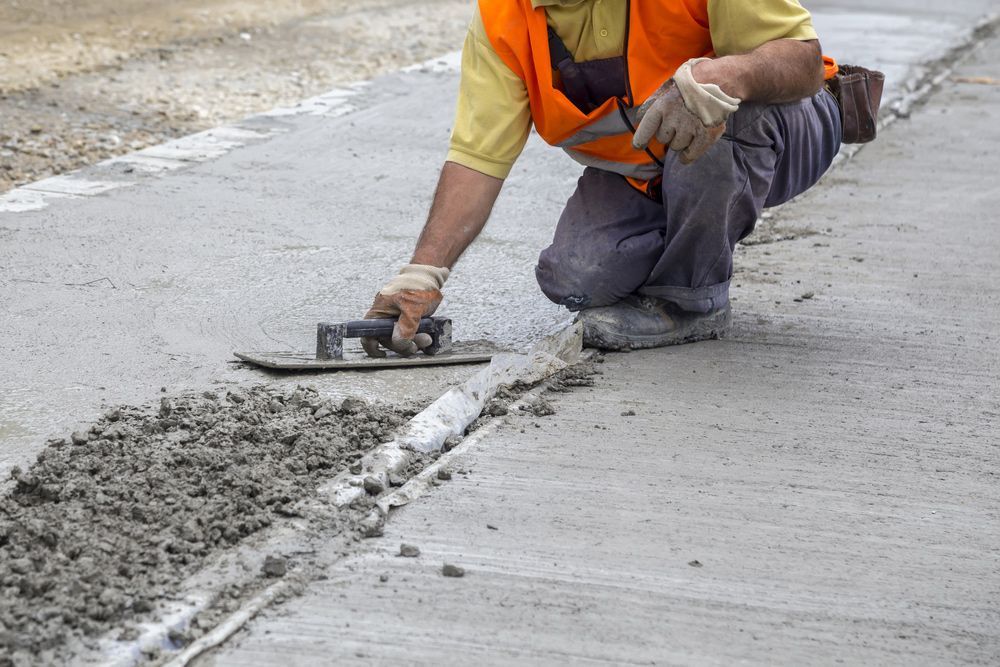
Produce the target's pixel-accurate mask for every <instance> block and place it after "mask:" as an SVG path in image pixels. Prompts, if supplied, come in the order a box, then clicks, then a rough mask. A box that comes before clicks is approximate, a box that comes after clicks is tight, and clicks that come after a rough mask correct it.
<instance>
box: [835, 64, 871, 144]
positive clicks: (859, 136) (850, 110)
mask: <svg viewBox="0 0 1000 667" xmlns="http://www.w3.org/2000/svg"><path fill="white" fill-rule="evenodd" d="M884 85H885V75H884V74H882V72H876V71H875V70H870V69H865V68H864V67H858V66H857V65H841V66H840V72H838V73H837V76H835V77H834V78H832V79H830V80H829V81H827V82H826V88H827V90H829V91H830V92H831V93H832V94H833V96H834V97H835V98H837V102H838V103H839V104H840V118H841V122H842V124H843V129H844V137H843V140H842V141H843V143H845V144H865V143H868V142H869V141H873V140H874V139H875V134H876V132H877V130H878V110H879V106H880V105H881V104H882V88H883V86H884Z"/></svg>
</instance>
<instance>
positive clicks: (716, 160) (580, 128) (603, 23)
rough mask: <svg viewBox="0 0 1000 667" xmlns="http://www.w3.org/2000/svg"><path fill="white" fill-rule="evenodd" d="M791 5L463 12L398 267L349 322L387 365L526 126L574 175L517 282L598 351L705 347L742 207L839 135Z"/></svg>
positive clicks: (793, 181)
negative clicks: (528, 285) (422, 207)
mask: <svg viewBox="0 0 1000 667" xmlns="http://www.w3.org/2000/svg"><path fill="white" fill-rule="evenodd" d="M835 68H836V66H835V65H833V64H832V63H830V62H829V61H828V62H827V63H826V65H824V59H823V57H822V54H821V50H820V45H819V41H818V38H817V35H816V32H815V30H814V29H813V26H812V19H811V17H810V15H809V12H807V11H806V10H805V9H804V8H803V7H802V6H801V5H800V4H799V3H798V2H797V0H641V1H640V0H631V1H629V0H479V3H478V8H477V12H476V14H475V16H474V18H473V20H472V24H471V26H470V29H469V32H468V36H467V37H466V41H465V46H464V50H463V54H462V74H461V86H460V91H459V98H458V109H457V113H456V117H455V123H454V129H453V131H452V136H451V149H450V152H449V153H448V158H447V161H446V162H445V165H444V168H443V169H442V171H441V176H440V180H439V182H438V186H437V191H436V193H435V195H434V202H433V205H432V207H431V211H430V216H429V219H428V221H427V224H426V225H425V226H424V229H423V232H422V233H421V234H420V238H419V240H418V242H417V246H416V250H415V251H414V253H413V257H412V259H411V263H410V264H408V265H407V266H405V267H403V269H402V270H401V271H400V273H399V275H397V276H396V277H394V278H393V279H392V280H390V281H389V282H388V283H387V284H386V285H385V286H384V287H383V288H382V289H381V291H380V292H379V293H378V295H377V296H376V297H375V303H374V305H373V306H372V308H371V310H370V311H369V312H368V314H367V315H366V317H369V318H374V317H398V318H399V319H398V322H397V325H396V329H395V332H394V335H393V336H392V338H391V339H389V338H382V339H378V340H376V339H366V340H364V341H363V343H364V346H365V350H366V351H367V352H368V354H370V355H373V356H383V355H384V354H385V352H384V351H383V350H382V349H381V347H385V348H388V349H391V350H394V351H396V352H397V353H400V354H403V355H410V354H414V353H416V352H417V351H418V350H419V349H420V348H422V347H425V346H426V345H427V344H429V342H430V338H429V337H428V336H426V335H425V334H419V335H415V332H416V328H417V323H418V322H419V319H420V318H421V317H422V316H426V315H429V314H431V313H433V312H434V310H435V308H437V306H438V304H439V303H440V302H441V299H442V294H441V288H442V286H443V285H444V283H445V281H446V280H447V278H448V274H449V271H450V270H451V267H452V266H453V265H454V264H455V262H456V261H457V260H458V258H459V257H460V256H461V255H462V253H463V252H464V251H465V249H466V248H467V247H468V246H469V244H471V243H472V242H473V240H475V238H476V237H477V236H478V234H479V233H480V232H481V231H482V229H483V227H484V225H485V224H486V220H487V218H488V217H489V215H490V211H491V209H492V207H493V204H494V202H495V201H496V198H497V196H498V195H499V193H500V188H501V186H502V185H503V181H504V178H506V176H507V174H508V173H509V171H510V169H511V166H512V165H513V164H514V161H515V160H516V159H517V157H518V155H519V154H520V152H521V150H522V148H523V147H524V144H525V141H526V140H527V138H528V135H529V130H530V128H531V126H532V125H534V127H535V128H536V130H537V131H538V134H539V135H540V136H541V138H542V139H544V140H545V141H546V142H548V143H549V144H551V145H553V146H558V147H560V148H563V149H565V150H566V151H567V152H568V153H569V155H570V156H572V157H573V158H574V159H575V160H576V161H578V162H580V163H581V164H582V165H584V166H585V169H584V171H583V174H582V176H581V177H580V180H579V183H578V185H577V189H576V191H575V192H574V193H573V195H572V196H571V197H570V199H569V201H568V202H567V204H566V207H565V209H564V211H563V213H562V216H561V217H560V219H559V222H558V224H557V226H556V230H555V237H554V239H553V241H552V244H551V245H550V246H549V247H548V248H546V249H545V250H543V251H542V253H541V255H540V257H539V259H538V266H537V267H536V269H535V273H536V277H537V279H538V284H539V286H540V287H541V289H542V292H544V293H545V295H546V296H547V297H548V298H549V299H551V300H552V301H554V302H556V303H559V304H561V305H564V306H565V307H566V308H568V309H569V310H571V311H578V315H577V317H578V319H579V321H581V322H582V323H583V330H584V343H585V344H586V345H589V346H592V347H598V348H602V349H609V350H622V349H636V348H646V347H655V346H660V345H670V344H676V343H684V342H689V341H695V340H702V339H705V338H712V337H717V336H719V335H720V334H721V333H722V332H723V331H724V330H725V328H726V327H727V325H728V324H729V321H730V306H729V281H730V278H731V276H732V273H733V249H734V246H735V245H736V243H737V242H738V241H739V240H740V239H742V238H743V237H745V236H746V235H747V234H749V233H750V232H751V231H752V230H753V227H754V224H755V222H756V220H757V219H758V217H759V215H760V213H761V210H762V209H764V208H765V207H768V206H774V205H777V204H781V203H782V202H785V201H788V200H789V199H791V198H792V197H794V196H796V195H798V194H800V193H802V192H803V191H805V190H807V189H808V188H810V187H811V186H812V185H813V184H815V183H816V181H817V180H818V179H819V178H820V176H822V174H823V173H824V172H825V171H826V170H827V168H828V167H829V166H830V164H831V162H832V161H833V158H834V156H835V155H836V154H837V151H838V150H839V148H840V143H841V120H840V112H839V109H838V105H837V102H836V100H835V99H834V98H833V96H832V95H831V94H830V93H828V92H827V91H826V90H824V89H823V85H822V84H823V81H824V78H829V77H830V76H832V73H833V72H835V71H836V70H835Z"/></svg>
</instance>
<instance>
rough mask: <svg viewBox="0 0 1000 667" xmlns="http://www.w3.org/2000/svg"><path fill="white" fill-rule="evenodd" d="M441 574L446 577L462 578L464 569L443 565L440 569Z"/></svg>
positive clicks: (447, 564)
mask: <svg viewBox="0 0 1000 667" xmlns="http://www.w3.org/2000/svg"><path fill="white" fill-rule="evenodd" d="M441 574H443V575H444V576H446V577H455V578H458V577H464V576H465V568H461V567H459V566H458V565H451V564H450V563H445V564H444V567H442V568H441Z"/></svg>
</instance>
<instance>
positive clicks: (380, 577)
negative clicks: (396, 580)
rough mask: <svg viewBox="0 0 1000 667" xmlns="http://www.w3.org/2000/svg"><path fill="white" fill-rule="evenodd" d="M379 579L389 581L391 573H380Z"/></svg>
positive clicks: (383, 581)
mask: <svg viewBox="0 0 1000 667" xmlns="http://www.w3.org/2000/svg"><path fill="white" fill-rule="evenodd" d="M378 580H379V581H381V582H382V583H383V584H384V583H385V582H387V581H389V575H388V574H380V575H378Z"/></svg>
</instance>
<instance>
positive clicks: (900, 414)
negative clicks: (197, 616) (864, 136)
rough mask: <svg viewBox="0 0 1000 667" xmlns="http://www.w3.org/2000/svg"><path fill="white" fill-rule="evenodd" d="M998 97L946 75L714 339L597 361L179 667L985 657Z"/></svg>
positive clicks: (988, 638) (803, 227) (743, 298)
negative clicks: (195, 660) (539, 414)
mask: <svg viewBox="0 0 1000 667" xmlns="http://www.w3.org/2000/svg"><path fill="white" fill-rule="evenodd" d="M998 63H1000V40H997V39H995V38H994V39H993V41H991V42H990V43H989V45H988V47H987V48H986V49H984V50H983V51H982V52H980V53H979V54H978V55H977V56H976V57H975V59H974V60H972V61H971V62H969V63H968V64H966V65H964V66H963V67H961V68H960V70H959V72H958V73H959V74H962V75H966V76H986V77H994V78H1000V64H998ZM998 109H1000V87H998V86H990V85H974V84H961V83H947V84H946V85H945V87H944V88H943V90H941V91H939V92H938V93H937V94H936V96H935V97H934V98H933V99H932V101H931V102H930V103H929V104H928V105H927V106H926V107H923V108H918V109H917V110H916V111H915V112H914V114H913V117H912V118H911V119H910V120H908V121H905V122H900V123H897V124H895V125H894V126H892V127H891V128H890V129H889V131H888V132H886V133H885V134H884V136H883V137H882V138H881V139H880V140H879V141H878V142H877V143H876V144H874V145H873V146H870V147H868V148H866V149H865V150H864V151H863V152H862V153H860V154H859V155H858V156H857V157H855V159H854V160H853V161H851V162H850V163H847V164H846V165H844V166H842V167H841V168H840V169H839V170H838V171H837V172H836V173H834V174H832V175H831V177H830V178H828V179H827V180H826V181H825V183H824V184H823V185H822V186H820V187H819V188H817V189H816V190H814V191H813V192H812V193H811V194H809V195H806V196H805V197H803V198H801V199H800V200H799V201H798V202H796V203H794V204H792V205H790V206H788V207H785V208H784V209H783V210H782V211H781V212H780V213H779V217H780V222H781V223H782V224H785V225H788V226H789V227H792V228H794V229H795V230H797V233H798V234H799V235H800V236H799V238H797V239H795V240H792V241H785V242H781V243H775V244H769V245H761V246H754V247H750V248H746V249H744V250H743V253H742V256H741V257H740V258H739V259H738V264H739V265H740V266H741V267H742V268H741V272H740V273H739V274H738V276H737V282H738V284H739V286H738V288H737V289H736V292H735V294H736V297H737V301H736V306H735V310H736V311H737V317H736V320H737V321H736V328H735V331H734V333H733V335H732V336H731V337H730V338H728V339H726V340H724V341H719V342H711V343H704V344H698V345H691V346H684V347H680V348H673V349H664V350H653V351H646V352H641V353H633V354H629V355H610V356H609V357H608V358H607V360H606V363H604V364H602V365H601V369H602V370H603V372H604V375H603V376H600V377H598V378H597V386H596V387H594V388H592V389H578V390H576V391H573V392H572V393H568V394H560V395H556V396H555V397H553V398H552V401H553V404H554V406H555V408H556V410H557V412H556V414H555V415H554V416H551V417H547V418H541V419H539V418H533V417H516V418H514V417H512V418H508V421H507V423H506V424H505V425H504V426H503V427H502V428H501V430H499V431H498V432H497V433H495V434H494V435H493V436H491V437H489V438H488V439H487V440H486V441H485V442H484V443H482V446H481V447H479V448H477V449H476V450H475V451H474V452H473V453H470V455H469V456H468V457H467V458H466V459H465V460H463V461H461V462H460V463H459V464H458V465H459V466H460V467H461V468H464V469H465V470H467V471H468V472H467V474H464V475H463V474H456V475H455V479H454V480H453V481H452V482H449V483H448V484H447V485H446V486H444V487H443V488H440V489H438V490H436V491H435V492H434V493H432V494H430V495H429V496H427V497H424V498H423V499H421V500H420V501H419V502H417V503H414V504H412V505H410V506H408V507H406V508H404V509H402V510H400V511H399V512H398V513H396V514H395V515H394V516H393V517H391V518H390V520H389V522H388V524H387V526H386V534H385V537H384V538H382V539H378V540H373V541H370V542H368V543H366V545H365V546H366V548H365V549H363V550H362V551H360V552H358V553H357V554H355V555H353V556H351V557H349V558H347V559H345V560H344V561H342V562H341V563H339V564H337V565H336V566H334V567H333V568H331V570H330V572H329V579H328V580H325V581H319V582H315V583H314V584H313V585H312V586H311V587H310V589H309V591H308V592H307V593H306V594H305V595H304V596H303V597H302V598H300V599H298V600H293V601H291V602H289V603H287V604H285V605H284V606H282V607H278V608H275V609H272V610H270V611H268V612H267V613H266V614H265V615H263V616H262V617H259V618H258V619H257V620H255V621H253V622H252V623H251V624H250V625H249V626H248V628H247V630H245V631H244V632H242V633H240V635H238V636H237V637H236V638H234V640H232V641H231V642H230V644H229V645H227V646H225V647H223V648H222V649H221V650H219V651H216V652H214V653H212V654H210V655H208V656H206V657H205V658H204V659H203V660H201V661H200V662H199V664H202V665H216V666H223V665H241V666H248V665H273V664H282V665H312V664H393V663H396V664H400V663H401V664H470V663H476V664H537V665H551V664H697V665H730V664H736V663H744V664H782V665H800V664H880V665H887V664H891V665H945V664H982V665H991V664H992V665H995V664H997V663H998V662H1000V607H998V605H997V600H998V599H1000V531H998V529H997V528H998V526H1000V484H998V482H1000V457H998V454H1000V451H998V446H1000V441H998V433H1000V426H998V422H1000V358H998V355H997V350H998V349H1000V344H998V339H1000V334H998V333H997V332H998V330H1000V287H998V285H1000V265H998V263H997V261H996V258H997V256H998V253H1000V231H998V229H997V210H998V209H1000V185H998V184H997V181H996V179H995V178H994V174H995V173H996V171H997V168H998V167H1000V162H998V156H997V155H996V152H995V151H994V150H993V149H994V147H995V146H997V145H1000V122H998V120H1000V117H998V113H1000V112H998ZM809 294H811V296H809V297H806V295H809ZM796 299H799V301H796ZM628 411H633V412H635V415H634V416H623V415H622V413H625V412H628ZM488 524H489V525H492V526H494V527H495V528H496V530H493V529H491V528H489V527H488ZM401 542H407V543H411V544H416V545H417V546H419V547H420V549H421V551H422V553H421V556H420V557H419V558H416V559H409V558H398V557H396V556H395V554H396V552H397V550H398V547H399V544H400V543H401ZM445 562H448V563H454V564H457V565H460V566H463V567H465V568H466V570H467V574H466V576H465V577H464V578H462V579H447V578H444V577H442V576H441V575H440V568H441V565H442V564H443V563H445ZM383 574H385V575H388V580H387V581H386V582H384V583H383V582H380V580H379V577H380V575H383Z"/></svg>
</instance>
